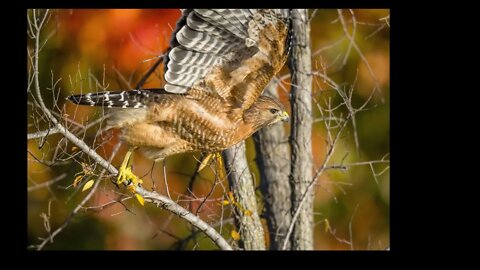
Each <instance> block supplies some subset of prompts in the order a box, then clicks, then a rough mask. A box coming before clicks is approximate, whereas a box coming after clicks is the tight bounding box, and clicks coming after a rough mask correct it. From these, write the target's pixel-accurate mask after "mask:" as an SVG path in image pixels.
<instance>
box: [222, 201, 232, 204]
mask: <svg viewBox="0 0 480 270" xmlns="http://www.w3.org/2000/svg"><path fill="white" fill-rule="evenodd" d="M229 204H230V202H229V201H228V200H223V201H222V205H229Z"/></svg>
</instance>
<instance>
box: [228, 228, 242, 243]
mask: <svg viewBox="0 0 480 270" xmlns="http://www.w3.org/2000/svg"><path fill="white" fill-rule="evenodd" d="M230 236H231V237H232V238H233V240H235V241H238V240H240V234H239V233H238V232H237V231H235V230H232V231H231V232H230Z"/></svg>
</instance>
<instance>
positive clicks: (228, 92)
mask: <svg viewBox="0 0 480 270" xmlns="http://www.w3.org/2000/svg"><path fill="white" fill-rule="evenodd" d="M289 17H290V16H289V10H286V9H258V10H255V9H185V10H182V16H181V18H180V19H179V21H178V22H177V25H176V29H175V30H174V32H173V36H172V40H171V42H170V49H169V51H168V53H167V55H166V57H165V59H164V63H165V74H164V78H165V82H166V84H165V86H164V87H163V89H141V90H131V91H116V92H103V93H89V94H83V95H73V96H70V97H68V99H70V100H71V101H72V102H74V103H77V104H82V105H90V106H105V107H108V108H113V107H119V108H123V109H120V110H118V112H116V113H115V114H114V115H113V116H112V118H111V119H110V120H109V124H108V125H109V126H111V127H116V128H121V129H122V135H121V139H122V140H123V141H124V142H126V143H127V144H128V145H130V146H131V147H132V149H137V148H139V149H141V150H143V152H144V153H145V154H146V155H147V156H148V157H150V158H152V159H154V160H162V159H164V158H166V157H168V156H171V155H174V154H179V153H186V152H192V151H202V152H207V153H214V152H218V151H222V150H224V149H226V148H228V147H230V146H232V145H234V144H236V143H238V142H240V141H242V140H244V139H246V138H248V137H249V136H251V135H252V134H253V133H254V132H256V131H257V130H258V129H260V128H262V127H264V126H267V125H270V124H273V123H276V122H278V121H280V120H284V121H288V114H287V113H286V111H285V108H284V107H283V105H282V104H281V103H280V102H278V101H277V100H274V99H272V98H270V97H266V96H261V93H262V92H263V90H264V88H265V86H266V85H267V84H268V83H269V81H270V80H271V79H272V77H273V76H275V74H276V73H277V72H278V71H279V70H280V69H281V68H282V67H283V65H284V63H285V61H286V59H287V55H288V52H289V48H290V44H289V42H290V38H289V35H290V33H289V29H290V27H289V25H290V19H289ZM130 153H131V152H130V151H129V153H128V154H127V158H126V159H125V161H124V163H123V164H122V167H121V168H120V172H119V179H118V182H119V183H121V182H123V181H125V179H126V178H128V177H129V176H131V171H128V170H129V169H128V168H126V164H127V163H128V161H127V160H128V158H129V156H130ZM126 170H127V171H126Z"/></svg>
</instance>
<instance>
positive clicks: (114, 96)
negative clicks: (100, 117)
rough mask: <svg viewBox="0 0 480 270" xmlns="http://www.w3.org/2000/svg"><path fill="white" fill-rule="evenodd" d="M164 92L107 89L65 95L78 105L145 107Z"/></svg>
mask: <svg viewBox="0 0 480 270" xmlns="http://www.w3.org/2000/svg"><path fill="white" fill-rule="evenodd" d="M161 94H166V92H165V90H163V89H141V90H131V91H113V92H110V91H107V92H99V93H88V94H79V95H72V96H69V97H67V99H69V100H70V101H71V102H73V103H75V104H79V105H90V106H104V107H107V108H113V107H121V108H145V107H146V106H147V104H148V103H150V102H151V101H153V100H155V99H157V98H160V96H161Z"/></svg>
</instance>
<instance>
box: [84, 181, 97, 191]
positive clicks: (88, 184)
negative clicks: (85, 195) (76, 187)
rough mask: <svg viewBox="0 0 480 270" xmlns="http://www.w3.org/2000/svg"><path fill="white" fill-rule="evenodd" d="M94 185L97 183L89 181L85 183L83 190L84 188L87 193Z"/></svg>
mask: <svg viewBox="0 0 480 270" xmlns="http://www.w3.org/2000/svg"><path fill="white" fill-rule="evenodd" d="M93 183H95V181H93V180H90V181H88V182H87V183H85V185H84V186H83V188H82V191H85V190H87V189H90V188H91V187H92V186H93Z"/></svg>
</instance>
